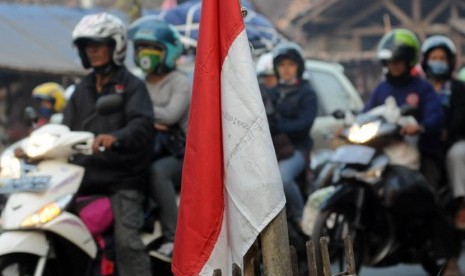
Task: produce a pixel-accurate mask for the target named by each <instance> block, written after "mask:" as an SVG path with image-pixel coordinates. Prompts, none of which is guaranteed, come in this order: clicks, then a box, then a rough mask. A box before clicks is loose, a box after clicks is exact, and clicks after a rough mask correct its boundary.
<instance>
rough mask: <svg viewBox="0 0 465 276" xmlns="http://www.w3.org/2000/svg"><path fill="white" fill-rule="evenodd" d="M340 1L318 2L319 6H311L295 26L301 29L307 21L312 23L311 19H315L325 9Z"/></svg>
mask: <svg viewBox="0 0 465 276" xmlns="http://www.w3.org/2000/svg"><path fill="white" fill-rule="evenodd" d="M339 1H340V0H328V1H320V2H319V4H317V5H315V6H313V7H312V8H311V9H309V10H308V11H307V14H306V15H304V16H302V17H301V18H300V19H298V20H297V22H296V25H297V26H299V27H301V26H303V25H304V24H305V23H307V22H309V21H313V19H315V18H317V17H318V16H320V15H321V13H322V12H324V11H325V10H326V9H328V8H329V7H331V6H332V5H334V4H335V3H337V2H339Z"/></svg>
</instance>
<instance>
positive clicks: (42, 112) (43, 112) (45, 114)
mask: <svg viewBox="0 0 465 276" xmlns="http://www.w3.org/2000/svg"><path fill="white" fill-rule="evenodd" d="M52 115H53V110H51V109H49V108H46V107H39V116H40V117H42V118H47V119H48V118H50V117H51V116H52Z"/></svg>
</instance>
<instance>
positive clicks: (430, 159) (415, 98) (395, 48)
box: [364, 29, 459, 275]
mask: <svg viewBox="0 0 465 276" xmlns="http://www.w3.org/2000/svg"><path fill="white" fill-rule="evenodd" d="M419 52H420V42H419V41H418V39H417V37H416V35H415V34H414V33H412V32H411V31H409V30H406V29H395V30H393V31H391V32H389V33H387V34H386V35H385V36H384V37H383V38H382V39H381V41H380V43H379V45H378V51H377V57H378V59H379V60H381V62H382V63H383V65H384V66H386V68H387V71H386V75H385V77H386V80H384V81H382V82H381V83H380V84H379V85H378V87H377V88H376V89H375V90H374V92H373V93H372V94H371V96H370V98H369V100H368V102H367V103H366V105H365V108H364V111H368V110H370V109H372V108H374V107H376V106H379V105H382V104H384V102H385V100H386V98H387V97H389V96H393V97H394V98H395V100H396V102H397V105H398V106H401V107H403V106H405V105H407V106H409V107H411V108H414V109H417V111H418V112H415V113H416V114H415V117H416V120H417V121H418V122H419V124H407V125H405V126H403V128H402V129H401V133H402V134H404V135H419V136H420V140H419V145H418V147H419V151H420V154H421V170H422V172H423V174H424V175H425V177H426V178H427V179H428V181H429V182H430V183H431V184H433V185H436V184H437V183H438V181H439V177H440V175H439V169H438V168H439V167H438V166H439V164H437V160H438V158H439V156H440V149H441V140H440V136H441V132H442V129H443V126H444V112H443V109H442V106H441V101H440V99H439V97H438V95H437V93H436V92H435V91H434V88H433V87H432V85H431V84H429V83H428V82H427V81H426V80H423V79H421V78H420V77H418V76H412V74H411V70H412V68H413V67H414V66H415V65H416V64H417V62H418V57H419V54H420V53H419ZM443 227H444V229H443V230H444V231H445V232H447V233H449V232H450V231H449V229H448V227H447V226H446V225H444V226H443ZM440 234H441V233H439V235H440ZM436 235H438V234H436ZM457 244H458V243H456V242H455V240H454V238H452V237H450V238H449V239H447V241H444V244H443V247H444V250H445V251H447V252H444V254H446V255H447V256H448V259H449V260H448V264H447V267H446V272H447V275H459V274H458V271H457V265H456V259H455V257H456V256H457V254H458V251H459V247H457V246H456V245H457ZM444 275H446V274H444Z"/></svg>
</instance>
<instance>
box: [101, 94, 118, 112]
mask: <svg viewBox="0 0 465 276" xmlns="http://www.w3.org/2000/svg"><path fill="white" fill-rule="evenodd" d="M122 107H123V97H121V95H118V94H110V95H105V96H102V97H100V98H99V99H98V100H97V103H96V109H97V112H98V113H99V114H100V115H109V114H112V113H115V112H117V111H119V110H120V109H121V108H122Z"/></svg>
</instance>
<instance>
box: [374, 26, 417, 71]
mask: <svg viewBox="0 0 465 276" xmlns="http://www.w3.org/2000/svg"><path fill="white" fill-rule="evenodd" d="M419 54H420V41H419V40H418V38H417V36H416V35H415V34H414V33H412V32H411V31H409V30H406V29H395V30H392V31H390V32H389V33H387V34H385V35H384V36H383V38H381V41H380V42H379V44H378V50H377V53H376V55H377V58H378V59H379V60H381V61H382V62H385V61H388V60H405V61H406V62H407V64H408V66H410V67H414V66H415V65H416V64H417V63H418V57H419Z"/></svg>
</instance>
